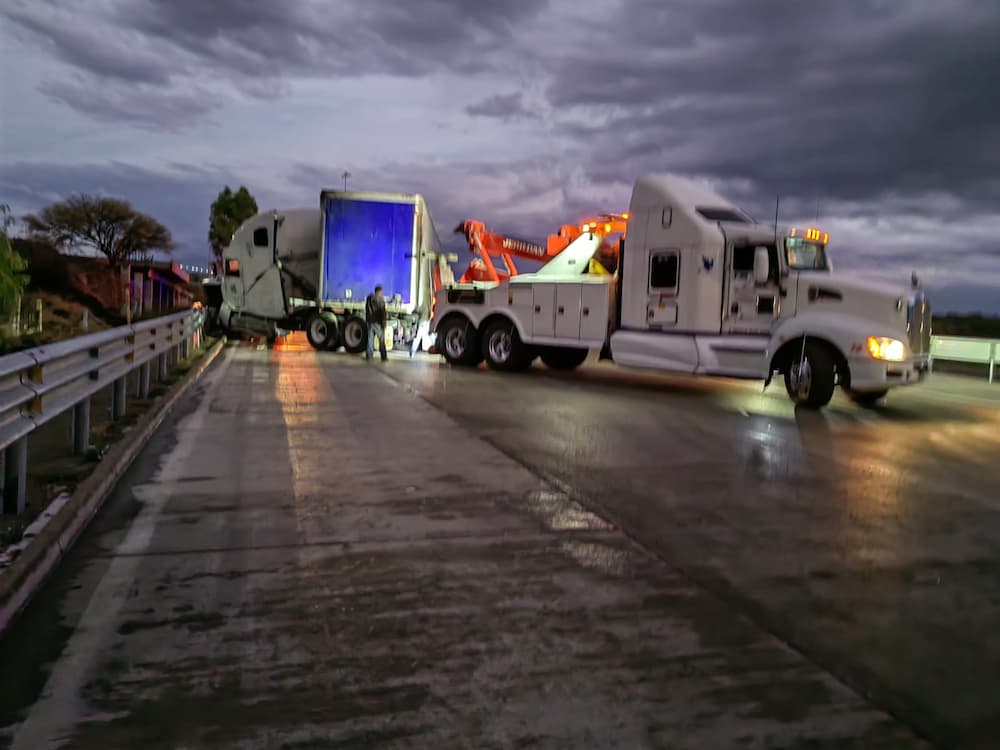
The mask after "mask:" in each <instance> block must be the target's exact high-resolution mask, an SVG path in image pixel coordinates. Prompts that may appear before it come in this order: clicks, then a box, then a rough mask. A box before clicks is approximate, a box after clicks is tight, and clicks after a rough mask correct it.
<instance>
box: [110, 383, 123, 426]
mask: <svg viewBox="0 0 1000 750" xmlns="http://www.w3.org/2000/svg"><path fill="white" fill-rule="evenodd" d="M124 416H125V376H124V375H123V376H122V377H120V378H118V379H117V380H116V381H115V382H114V383H113V384H112V386H111V418H112V419H121V418H122V417H124Z"/></svg>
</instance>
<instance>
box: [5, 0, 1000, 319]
mask: <svg viewBox="0 0 1000 750" xmlns="http://www.w3.org/2000/svg"><path fill="white" fill-rule="evenodd" d="M998 40H1000V2H997V0H978V1H976V0H948V2H940V1H938V0H830V1H828V2H827V1H823V0H816V1H814V2H813V1H811V2H802V1H801V0H754V1H753V2H748V1H747V0H620V1H619V2H610V1H608V2H601V1H598V0H570V1H569V2H567V1H565V0H552V2H544V1H542V0H538V1H535V0H509V1H508V2H500V1H499V0H498V1H497V2H486V0H466V1H465V2H462V1H461V0H419V2H416V1H415V0H414V1H412V2H406V1H404V0H396V1H395V2H392V1H390V0H377V1H376V0H326V1H322V0H294V1H293V2H287V3H279V2H277V0H274V1H273V2H272V0H213V1H212V2H208V1H207V0H77V1H74V0H64V1H63V0H60V2H55V0H51V1H50V0H29V1H26V2H23V1H22V0H0V52H2V55H3V58H2V59H3V60H4V63H5V64H4V73H3V76H2V80H0V93H2V100H0V202H6V203H9V204H11V206H12V207H13V209H14V211H15V212H16V213H18V214H22V213H24V212H27V211H31V210H35V209H38V208H40V207H42V206H44V205H45V204H47V203H49V202H51V201H55V200H58V199H60V198H63V197H65V196H67V195H69V194H71V193H75V192H83V191H86V192H96V193H102V194H107V195H115V196H120V197H123V198H126V199H128V200H130V201H131V202H132V203H133V204H134V205H135V206H136V207H137V208H139V209H141V210H143V211H146V212H148V213H151V214H153V215H154V216H156V217H157V218H158V219H160V220H161V221H163V222H164V223H165V224H167V226H168V227H169V228H170V229H171V231H172V232H173V233H174V236H175V238H176V239H177V241H178V243H179V245H180V249H179V250H178V257H179V258H180V259H181V260H183V261H185V262H204V261H205V260H207V257H208V249H207V240H206V235H207V231H208V211H209V206H210V204H211V202H212V200H213V198H214V196H215V195H216V194H217V193H218V191H219V190H220V189H221V188H222V187H223V186H224V185H226V184H230V185H232V186H234V187H235V186H237V185H239V184H246V185H247V186H248V187H249V188H250V190H251V192H253V193H254V195H255V196H256V197H257V201H258V204H259V205H260V207H261V208H262V209H267V208H274V207H285V208H291V207H300V206H316V205H318V202H319V191H320V189H321V188H323V187H337V186H340V185H342V184H343V182H342V179H341V177H340V175H341V173H342V172H343V171H344V170H345V169H346V170H349V171H350V172H351V175H352V176H351V178H350V181H349V186H350V187H355V188H365V189H373V190H400V191H407V192H422V193H424V194H425V196H426V197H427V200H428V203H429V205H430V208H431V212H432V214H433V216H434V219H435V223H436V225H437V228H438V232H439V234H440V235H441V236H442V239H446V240H448V241H449V242H452V241H453V239H452V238H453V235H451V234H450V232H451V230H452V229H453V228H454V226H455V224H457V223H458V221H459V220H461V219H464V218H476V219H482V220H484V221H486V222H487V223H488V224H489V225H491V226H493V227H495V228H497V229H501V230H506V231H509V232H511V233H514V234H518V235H521V236H524V237H525V238H526V239H536V240H541V239H544V236H545V235H546V234H547V233H548V232H550V231H553V230H555V229H556V228H557V227H558V225H559V224H561V223H564V222H566V221H573V220H576V219H577V218H579V217H581V216H583V215H586V214H588V213H592V212H600V211H612V210H624V209H626V208H627V203H628V198H629V193H630V188H631V183H632V181H633V180H634V179H635V177H636V176H638V175H640V174H645V173H651V172H661V171H674V172H678V173H682V174H686V175H689V176H693V177H699V178H704V179H707V180H710V181H712V182H713V183H715V184H716V186H717V187H718V189H719V190H720V191H722V192H723V193H724V194H726V195H729V196H731V197H732V198H733V199H734V200H736V201H737V202H738V203H740V204H741V205H743V206H744V207H746V208H747V209H748V210H749V211H750V212H751V213H753V214H754V215H756V216H757V217H758V218H759V219H761V220H762V221H768V222H770V221H772V220H773V215H774V200H775V195H776V194H780V195H781V207H782V212H781V213H782V220H783V221H787V222H793V221H794V222H797V223H807V222H809V223H811V222H812V221H813V220H814V219H815V217H816V215H817V210H818V215H819V225H820V226H822V227H823V228H824V229H825V230H827V231H829V232H830V234H831V247H830V249H831V252H832V253H833V256H834V258H835V262H836V264H837V266H838V267H839V268H844V269H868V270H871V272H873V273H878V274H880V275H888V276H890V277H891V276H895V277H897V278H900V279H903V280H907V279H908V278H909V275H910V272H911V271H912V270H917V271H918V273H919V274H920V275H921V277H922V278H924V280H925V281H926V282H927V284H928V285H929V286H930V287H931V289H932V291H933V292H934V293H935V296H934V298H933V299H932V301H933V303H934V305H935V307H936V308H937V309H939V310H943V309H949V310H976V309H980V310H984V311H990V312H994V313H1000V95H998V94H997V90H998V86H1000V83H998V82H1000V41H998ZM455 239H458V238H455ZM459 246H460V245H459ZM466 260H467V258H466V257H465V256H462V265H463V266H464V264H465V262H466Z"/></svg>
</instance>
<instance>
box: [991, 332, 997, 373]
mask: <svg viewBox="0 0 1000 750" xmlns="http://www.w3.org/2000/svg"><path fill="white" fill-rule="evenodd" d="M996 363H997V342H996V341H994V342H993V345H992V346H990V382H991V383H992V382H993V368H994V366H995V365H996Z"/></svg>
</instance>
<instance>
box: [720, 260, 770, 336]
mask: <svg viewBox="0 0 1000 750" xmlns="http://www.w3.org/2000/svg"><path fill="white" fill-rule="evenodd" d="M758 248H764V249H765V250H766V251H767V258H768V274H767V280H766V281H765V282H763V283H758V282H757V280H755V278H754V258H755V257H756V255H757V250H758ZM726 277H727V278H726V306H725V314H724V318H723V325H722V330H723V332H724V333H746V334H765V335H766V334H768V333H770V330H771V326H772V324H773V323H774V320H775V318H777V317H778V314H779V313H780V306H781V303H780V301H781V297H780V296H779V289H778V252H777V248H776V247H775V246H774V245H761V244H747V243H740V244H732V243H731V244H730V245H729V247H728V248H727V252H726Z"/></svg>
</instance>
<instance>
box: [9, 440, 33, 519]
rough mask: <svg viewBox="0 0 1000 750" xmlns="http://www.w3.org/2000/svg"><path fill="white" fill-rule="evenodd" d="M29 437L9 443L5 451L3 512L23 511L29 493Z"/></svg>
mask: <svg viewBox="0 0 1000 750" xmlns="http://www.w3.org/2000/svg"><path fill="white" fill-rule="evenodd" d="M27 479H28V438H27V437H23V438H21V439H19V440H17V441H16V442H15V443H13V444H11V445H8V446H7V449H6V450H5V451H4V452H3V512H4V513H7V514H15V513H23V512H24V503H25V498H26V495H27Z"/></svg>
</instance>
